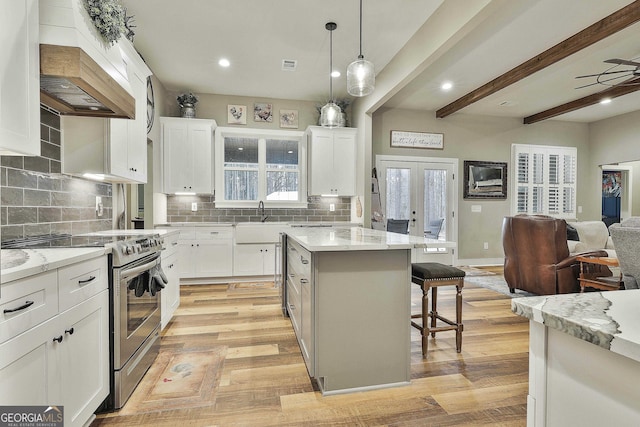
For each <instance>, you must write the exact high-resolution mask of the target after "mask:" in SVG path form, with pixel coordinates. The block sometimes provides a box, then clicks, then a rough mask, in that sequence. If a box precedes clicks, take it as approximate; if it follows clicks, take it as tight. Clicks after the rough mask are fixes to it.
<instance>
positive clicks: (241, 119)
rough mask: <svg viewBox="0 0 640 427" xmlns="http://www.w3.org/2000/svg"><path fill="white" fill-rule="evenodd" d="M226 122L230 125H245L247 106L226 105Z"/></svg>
mask: <svg viewBox="0 0 640 427" xmlns="http://www.w3.org/2000/svg"><path fill="white" fill-rule="evenodd" d="M227 123H228V124H230V125H246V124H247V106H246V105H227Z"/></svg>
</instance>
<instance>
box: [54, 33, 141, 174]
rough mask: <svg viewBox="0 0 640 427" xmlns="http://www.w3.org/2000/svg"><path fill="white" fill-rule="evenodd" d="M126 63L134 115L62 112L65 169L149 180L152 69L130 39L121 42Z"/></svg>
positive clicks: (67, 171)
mask: <svg viewBox="0 0 640 427" xmlns="http://www.w3.org/2000/svg"><path fill="white" fill-rule="evenodd" d="M118 44H119V46H120V49H121V50H122V57H123V59H124V60H125V63H126V69H127V76H128V79H129V84H130V87H131V92H132V94H133V96H134V98H135V119H105V118H99V117H73V116H62V117H61V127H62V139H63V144H62V171H63V172H64V173H69V174H74V175H85V174H93V175H99V176H103V177H104V179H105V180H107V181H111V182H132V183H146V182H147V101H146V99H147V77H148V76H149V75H151V71H150V70H149V68H148V67H147V66H146V65H145V63H144V62H143V61H142V58H140V55H138V53H137V52H136V51H135V49H134V48H133V46H132V45H131V43H130V42H129V41H128V40H120V41H119V42H118Z"/></svg>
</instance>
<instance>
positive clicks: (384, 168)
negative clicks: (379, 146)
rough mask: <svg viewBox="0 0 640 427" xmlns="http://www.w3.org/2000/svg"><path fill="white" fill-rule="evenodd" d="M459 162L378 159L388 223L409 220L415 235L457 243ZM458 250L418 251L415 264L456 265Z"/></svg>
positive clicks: (384, 208)
mask: <svg viewBox="0 0 640 427" xmlns="http://www.w3.org/2000/svg"><path fill="white" fill-rule="evenodd" d="M457 168H458V160H457V159H446V158H427V157H399V156H377V157H376V169H377V171H378V178H379V186H380V196H381V199H382V200H381V201H382V209H383V213H384V216H385V223H386V220H388V219H395V220H406V221H408V222H409V227H408V232H409V234H411V235H413V236H420V237H428V238H432V239H437V240H442V241H450V242H451V241H453V242H455V241H456V240H457V228H458V227H457V222H456V218H455V211H456V209H457V200H458V198H457V185H456V181H455V171H456V170H457ZM454 259H455V250H453V249H447V248H433V249H420V250H414V251H413V254H412V261H413V262H441V263H443V264H447V265H454Z"/></svg>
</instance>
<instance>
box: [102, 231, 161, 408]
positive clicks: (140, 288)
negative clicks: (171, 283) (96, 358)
mask: <svg viewBox="0 0 640 427" xmlns="http://www.w3.org/2000/svg"><path fill="white" fill-rule="evenodd" d="M162 244H163V239H162V238H161V237H160V236H157V235H155V236H138V237H134V236H126V237H124V238H123V240H118V241H116V242H114V243H112V245H113V246H112V251H113V268H112V280H113V286H112V298H111V303H112V305H113V307H112V318H111V321H112V322H113V325H112V329H111V331H112V341H113V343H112V350H111V352H112V361H113V370H112V372H113V378H112V388H111V391H112V393H111V396H110V397H109V399H108V402H107V408H108V409H113V408H115V409H118V408H121V407H122V406H123V405H124V404H125V403H126V401H127V399H129V396H131V393H133V390H134V389H135V388H136V386H137V385H138V383H139V382H140V380H141V379H142V376H143V375H144V374H145V372H147V370H148V369H149V367H150V366H151V364H152V363H153V361H154V360H155V358H156V356H157V355H158V351H159V349H160V291H161V289H162V288H163V287H164V284H165V283H166V278H165V277H164V273H163V272H162V267H161V265H160V252H161V251H162Z"/></svg>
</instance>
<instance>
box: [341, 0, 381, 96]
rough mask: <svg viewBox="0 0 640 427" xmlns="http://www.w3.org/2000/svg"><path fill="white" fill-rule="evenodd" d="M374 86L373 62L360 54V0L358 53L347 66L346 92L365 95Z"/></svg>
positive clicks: (353, 94) (371, 90)
mask: <svg viewBox="0 0 640 427" xmlns="http://www.w3.org/2000/svg"><path fill="white" fill-rule="evenodd" d="M375 86H376V72H375V69H374V67H373V63H371V62H370V61H367V60H366V59H364V56H363V55H362V0H360V55H358V59H356V60H355V61H353V62H352V63H351V64H349V67H347V92H349V95H351V96H367V95H369V94H370V93H371V92H373V89H375Z"/></svg>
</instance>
